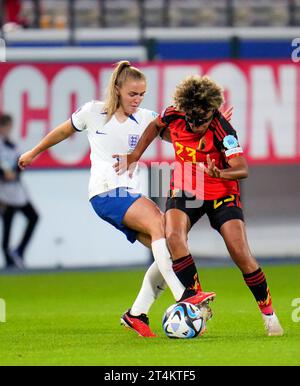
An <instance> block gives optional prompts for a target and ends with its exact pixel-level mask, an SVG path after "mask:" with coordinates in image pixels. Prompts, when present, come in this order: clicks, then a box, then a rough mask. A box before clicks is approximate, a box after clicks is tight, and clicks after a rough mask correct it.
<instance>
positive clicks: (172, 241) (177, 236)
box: [166, 229, 186, 253]
mask: <svg viewBox="0 0 300 386" xmlns="http://www.w3.org/2000/svg"><path fill="white" fill-rule="evenodd" d="M166 239H167V244H168V247H169V248H170V250H171V252H172V253H173V252H175V251H176V249H177V248H178V246H181V245H185V244H186V236H185V234H184V233H183V232H180V231H178V230H176V229H171V230H167V231H166Z"/></svg>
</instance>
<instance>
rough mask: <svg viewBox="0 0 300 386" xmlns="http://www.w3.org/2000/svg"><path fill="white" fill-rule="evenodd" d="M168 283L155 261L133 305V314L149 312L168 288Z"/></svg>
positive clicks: (131, 311)
mask: <svg viewBox="0 0 300 386" xmlns="http://www.w3.org/2000/svg"><path fill="white" fill-rule="evenodd" d="M166 286H167V284H166V282H165V280H164V278H163V277H162V274H161V273H160V270H159V269H158V266H157V263H156V262H154V263H152V265H151V266H150V267H149V268H148V271H147V272H146V274H145V276H144V280H143V284H142V288H141V290H140V292H139V294H138V296H137V298H136V300H135V302H134V304H133V306H132V307H131V310H130V313H131V315H135V316H137V315H141V314H146V315H147V314H148V312H149V310H150V308H151V306H152V304H153V303H154V301H155V300H156V299H157V298H158V297H159V295H160V294H161V293H162V292H163V290H164V289H165V288H166Z"/></svg>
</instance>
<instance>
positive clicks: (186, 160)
mask: <svg viewBox="0 0 300 386" xmlns="http://www.w3.org/2000/svg"><path fill="white" fill-rule="evenodd" d="M158 119H159V122H160V124H162V125H164V126H165V128H164V129H163V131H162V133H161V136H163V133H164V132H165V130H169V132H170V137H171V140H172V144H173V147H174V150H175V154H176V162H175V168H174V171H173V173H172V179H171V189H172V190H174V189H179V190H185V191H187V192H189V193H192V194H193V195H195V196H197V198H199V199H204V200H215V199H218V198H221V197H225V196H229V195H231V194H239V192H240V189H239V183H238V181H236V180H225V179H221V178H213V177H210V176H209V175H208V174H206V173H204V172H203V171H202V169H201V167H200V166H199V163H204V165H205V166H207V160H206V156H207V154H209V155H210V158H211V160H213V159H214V160H215V164H216V166H217V167H218V168H219V169H225V168H226V167H228V164H227V161H228V160H229V159H230V158H232V157H236V156H239V155H241V154H243V150H242V148H241V147H240V145H239V142H238V138H237V134H236V132H235V130H234V129H233V127H232V126H231V125H230V123H229V122H228V121H227V120H226V119H225V118H224V117H223V116H222V114H221V113H220V112H216V113H215V116H214V119H213V121H212V122H211V124H210V126H209V128H208V129H207V131H206V132H205V134H204V135H203V134H197V133H194V132H193V131H192V130H191V129H190V126H189V124H188V122H187V120H186V115H185V113H184V112H181V111H178V110H176V109H175V108H174V107H173V106H170V107H168V108H167V109H166V110H165V111H164V112H163V113H162V114H160V115H159V117H158Z"/></svg>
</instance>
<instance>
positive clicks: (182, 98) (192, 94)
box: [173, 75, 224, 115]
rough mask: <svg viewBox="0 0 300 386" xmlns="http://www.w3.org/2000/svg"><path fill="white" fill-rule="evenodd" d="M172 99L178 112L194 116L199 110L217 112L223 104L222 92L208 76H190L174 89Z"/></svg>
mask: <svg viewBox="0 0 300 386" xmlns="http://www.w3.org/2000/svg"><path fill="white" fill-rule="evenodd" d="M173 99H174V104H175V107H176V108H177V109H178V110H181V111H184V112H185V113H187V114H188V115H194V114H195V113H196V112H199V111H200V110H203V111H204V112H207V111H211V110H218V109H219V108H220V107H221V105H222V104H223V103H224V92H223V88H222V87H221V86H219V85H218V84H217V83H216V82H214V81H213V80H212V79H210V78H209V77H208V76H203V77H201V76H199V75H192V76H189V77H188V78H186V79H184V80H183V81H182V82H181V83H180V84H179V85H178V86H177V87H176V91H175V94H174V96H173Z"/></svg>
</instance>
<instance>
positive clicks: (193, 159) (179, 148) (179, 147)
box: [175, 142, 197, 164]
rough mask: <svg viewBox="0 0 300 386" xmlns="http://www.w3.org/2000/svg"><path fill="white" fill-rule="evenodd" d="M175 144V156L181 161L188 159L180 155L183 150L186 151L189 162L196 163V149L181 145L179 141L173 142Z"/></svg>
mask: <svg viewBox="0 0 300 386" xmlns="http://www.w3.org/2000/svg"><path fill="white" fill-rule="evenodd" d="M175 145H176V154H177V156H178V157H179V158H180V159H181V160H182V161H188V160H186V159H185V158H184V157H182V155H180V154H182V153H183V152H184V151H185V152H186V154H187V156H188V157H190V158H191V160H190V161H191V162H192V163H194V164H195V163H196V162H197V156H196V149H193V148H191V147H187V146H184V145H182V144H181V143H179V142H175Z"/></svg>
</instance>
